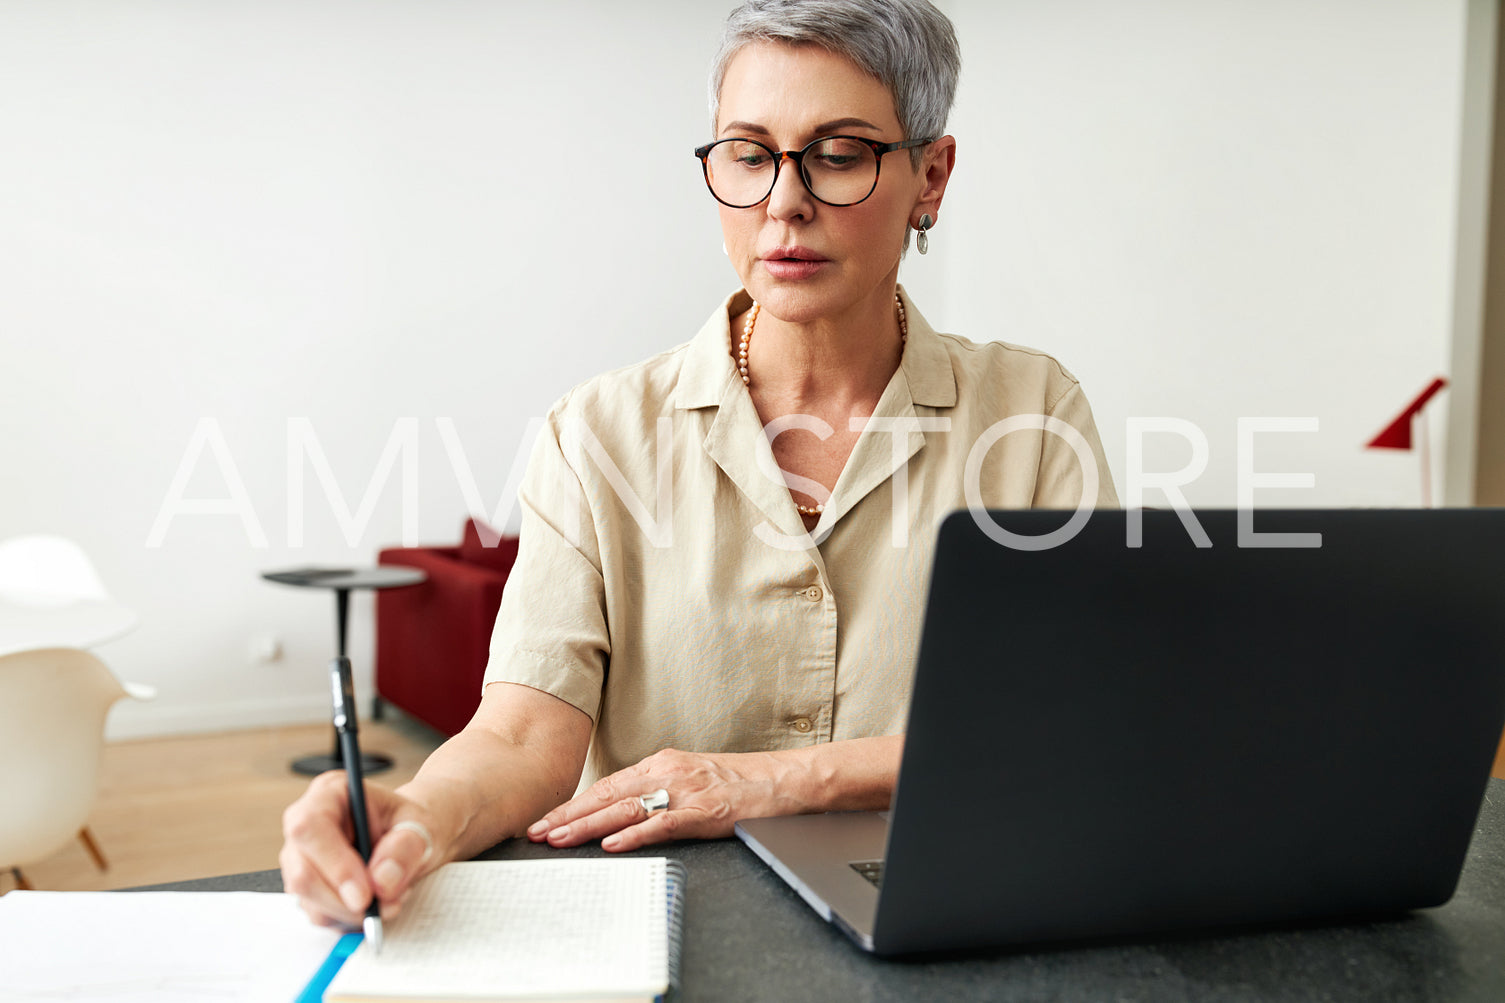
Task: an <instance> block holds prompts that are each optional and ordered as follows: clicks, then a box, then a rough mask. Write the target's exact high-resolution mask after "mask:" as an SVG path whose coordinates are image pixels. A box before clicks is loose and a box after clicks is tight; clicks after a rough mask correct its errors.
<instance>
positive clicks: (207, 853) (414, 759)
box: [0, 719, 443, 894]
mask: <svg viewBox="0 0 1505 1003" xmlns="http://www.w3.org/2000/svg"><path fill="white" fill-rule="evenodd" d="M330 736H331V731H330V727H329V725H327V724H322V725H303V726H298V727H288V728H270V729H262V730H256V731H239V732H228V733H222V734H217V735H206V736H190V737H180V738H160V739H145V740H138V741H130V742H118V743H112V744H110V745H107V746H105V752H104V764H103V773H102V776H101V788H100V795H99V801H98V803H97V804H96V805H95V808H94V812H93V814H92V815H90V816H89V828H90V830H91V831H92V832H93V833H94V838H95V841H96V842H97V843H98V844H99V848H100V849H101V850H102V851H103V853H104V856H105V858H106V860H107V861H108V863H109V865H110V866H109V869H108V870H106V871H100V870H99V869H98V868H96V867H95V866H94V863H93V861H92V860H91V859H90V857H89V854H88V851H87V850H86V849H85V848H84V845H83V843H82V842H80V841H78V840H74V841H73V842H71V843H69V844H68V845H67V846H65V847H63V848H62V849H61V850H59V851H58V852H57V853H56V854H54V855H53V856H51V857H49V858H48V859H46V860H42V861H38V862H37V863H34V864H31V865H29V866H27V867H25V868H23V872H24V873H25V875H26V879H27V880H28V881H29V882H30V883H31V885H32V887H33V888H37V889H52V890H62V891H77V890H98V889H105V888H129V887H132V886H134V885H146V884H157V883H160V882H165V881H182V880H187V879H189V878H204V877H212V876H214V875H219V874H238V873H240V872H242V871H260V870H265V869H267V868H269V867H276V866H277V851H278V849H279V848H280V847H281V846H282V810H283V809H284V808H286V807H287V805H288V804H289V803H291V802H292V801H293V800H294V799H295V798H297V797H298V795H299V794H300V793H301V792H302V791H303V789H304V787H306V786H307V785H308V778H306V777H300V776H298V775H297V774H295V773H293V772H292V771H291V770H289V769H288V763H289V762H291V761H292V760H293V759H296V758H298V757H299V756H304V755H308V754H310V753H315V752H325V751H328V750H329V748H330V744H331V742H330ZM441 741H443V736H441V735H439V734H438V733H437V732H434V731H431V730H429V729H428V728H425V727H424V726H422V725H419V724H416V723H413V722H409V721H403V720H390V719H389V720H387V721H380V722H376V721H365V722H362V724H361V747H362V749H363V750H364V751H369V752H381V753H385V754H386V755H388V756H391V757H392V758H393V759H394V760H396V766H395V767H394V768H393V769H392V770H390V771H388V772H386V773H382V774H379V775H377V776H375V777H373V778H372V779H373V780H374V781H377V782H380V783H383V784H387V785H396V784H399V783H402V782H403V781H405V780H407V779H409V778H411V777H412V775H413V774H414V773H415V772H417V770H418V767H419V765H421V764H422V762H423V760H424V758H425V757H426V756H427V755H428V754H429V752H431V751H432V750H433V749H435V748H436V747H437V746H438V745H439V743H440V742H441ZM15 887H16V884H15V879H14V878H13V877H12V876H11V874H10V872H9V870H4V871H0V894H4V893H5V892H7V891H9V890H11V889H13V888H15Z"/></svg>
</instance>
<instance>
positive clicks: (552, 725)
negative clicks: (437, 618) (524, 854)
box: [398, 684, 590, 860]
mask: <svg viewBox="0 0 1505 1003" xmlns="http://www.w3.org/2000/svg"><path fill="white" fill-rule="evenodd" d="M589 741H590V718H588V717H587V716H586V715H585V714H583V713H581V712H580V711H578V710H576V709H575V708H573V707H570V706H569V705H567V704H564V703H563V702H562V701H560V700H558V699H557V698H555V697H552V696H549V695H548V694H545V693H540V692H539V691H537V690H530V689H528V688H527V687H521V686H511V685H507V684H497V685H493V686H491V687H488V689H487V691H486V695H485V697H484V698H483V700H482V705H481V709H480V710H479V711H478V712H477V714H476V717H475V719H474V720H472V721H471V723H470V724H468V725H466V727H465V729H464V730H463V731H461V732H460V733H459V734H458V735H456V736H454V737H453V738H451V739H450V740H449V741H447V742H445V743H444V744H443V745H441V746H440V747H439V748H438V749H436V750H435V751H434V752H433V754H432V755H430V756H429V758H428V760H427V761H425V762H424V764H423V766H422V767H421V768H420V769H419V770H418V773H417V775H416V776H414V778H413V779H412V780H411V781H409V782H408V783H406V784H404V785H403V786H402V787H400V788H398V793H399V794H401V795H403V796H404V797H407V798H409V799H411V800H413V801H415V802H417V803H418V804H420V805H422V806H423V807H424V808H425V809H426V810H427V811H428V812H429V814H430V816H431V817H432V819H433V821H434V823H435V825H436V826H437V827H438V828H439V830H440V831H436V832H434V833H433V836H434V838H435V840H436V842H437V843H438V846H437V847H436V849H442V850H443V851H444V856H445V859H448V860H465V859H468V858H470V857H473V856H475V855H476V854H477V853H480V852H481V851H482V850H485V849H487V848H488V847H490V846H493V845H495V844H496V843H498V842H500V841H501V840H503V839H506V838H508V837H510V836H518V835H521V834H522V833H523V831H524V830H525V829H526V828H527V826H528V824H529V823H531V822H532V821H533V820H535V819H537V818H538V817H539V816H540V815H542V814H543V813H544V812H545V811H548V810H549V809H550V808H552V807H554V806H555V805H557V804H559V803H560V802H561V801H564V800H566V799H568V798H569V796H570V795H571V794H572V793H574V790H575V785H576V783H578V782H579V779H580V771H581V768H582V766H583V765H584V761H585V750H586V747H587V745H588V743H589Z"/></svg>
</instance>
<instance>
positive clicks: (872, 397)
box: [732, 295, 903, 416]
mask: <svg viewBox="0 0 1505 1003" xmlns="http://www.w3.org/2000/svg"><path fill="white" fill-rule="evenodd" d="M757 309H758V312H757V315H756V320H755V323H754V325H753V330H752V334H751V336H750V337H749V338H748V365H747V369H748V379H749V384H748V389H749V390H750V391H751V392H752V394H753V399H754V401H755V402H757V403H758V404H759V410H760V412H761V411H762V410H764V405H765V404H768V405H775V407H774V410H776V411H778V412H779V413H780V414H791V413H806V414H818V413H820V412H821V411H826V410H828V409H833V408H835V409H838V410H842V409H850V408H851V407H852V406H853V405H857V406H858V410H863V408H862V407H861V405H866V412H867V413H869V414H870V413H871V409H872V407H873V406H874V405H876V404H877V401H878V398H880V397H881V396H882V395H883V391H884V388H885V387H887V386H888V383H889V380H890V379H892V378H893V374H894V371H895V370H896V369H898V367H899V362H900V360H901V358H902V357H903V339H902V337H901V333H900V326H899V313H898V308H897V307H896V306H895V302H894V297H893V296H892V295H888V296H886V297H882V296H875V297H870V298H868V299H865V300H864V301H862V302H861V303H858V304H854V305H853V307H852V309H850V310H847V311H845V312H843V313H842V314H840V315H836V316H829V317H821V318H819V319H817V320H814V321H812V322H809V323H791V322H788V321H784V320H781V319H779V318H778V317H775V316H773V315H772V314H771V313H770V312H769V311H768V310H767V309H763V308H757ZM750 312H751V311H749V313H750ZM747 316H748V314H743V315H742V316H740V317H737V318H734V319H733V325H734V326H733V328H732V334H733V340H734V342H735V341H736V340H738V339H740V338H741V337H742V334H743V331H744V327H745V324H746V320H747ZM734 354H735V352H734ZM775 416H778V415H775Z"/></svg>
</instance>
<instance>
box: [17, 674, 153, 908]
mask: <svg viewBox="0 0 1505 1003" xmlns="http://www.w3.org/2000/svg"><path fill="white" fill-rule="evenodd" d="M127 696H134V694H132V693H131V692H130V691H129V690H127V688H126V687H125V686H122V685H121V683H120V681H119V680H117V679H116V678H115V676H114V675H113V674H112V673H111V672H110V670H109V669H108V668H106V667H105V664H104V663H103V662H101V661H100V660H99V659H98V658H96V657H94V656H93V655H91V654H89V653H88V652H87V651H79V650H77V649H75V648H43V649H37V650H32V651H22V652H16V653H14V654H9V655H0V869H4V868H9V869H10V870H11V872H12V874H13V875H14V876H15V878H16V883H17V884H18V885H19V886H20V887H21V888H30V887H31V886H30V884H28V883H27V881H26V878H25V876H24V875H23V874H22V873H21V867H22V865H24V864H31V863H35V862H36V861H38V860H42V859H44V858H45V857H48V856H51V855H52V854H53V853H54V852H56V851H57V850H58V849H60V848H61V847H62V846H63V845H64V844H66V843H67V842H68V841H69V840H71V839H73V838H75V837H78V838H80V839H82V840H83V841H84V845H85V847H87V848H88V850H89V853H90V855H91V856H92V857H93V858H94V862H95V864H96V865H97V866H98V867H99V868H100V869H101V870H103V869H105V868H106V867H107V866H108V865H107V864H106V863H105V859H104V857H103V855H101V854H100V852H99V847H98V846H97V845H95V843H94V840H93V837H92V836H91V835H90V833H89V830H88V827H87V825H86V824H85V823H86V822H87V821H88V818H89V812H90V811H91V810H92V809H93V807H94V799H95V796H96V795H97V794H98V792H99V763H100V753H101V751H102V749H103V747H104V724H105V715H106V714H107V713H109V710H110V708H111V707H112V706H114V704H115V702H116V701H118V700H120V699H121V698H122V697H127Z"/></svg>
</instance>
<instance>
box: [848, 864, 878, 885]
mask: <svg viewBox="0 0 1505 1003" xmlns="http://www.w3.org/2000/svg"><path fill="white" fill-rule="evenodd" d="M848 866H850V867H851V868H852V870H854V871H856V872H857V873H858V874H861V875H862V876H863V877H864V878H867V879H868V880H869V881H871V882H872V884H873V887H874V888H882V887H883V861H881V860H854V861H852V862H851V863H850V864H849V865H848Z"/></svg>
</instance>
